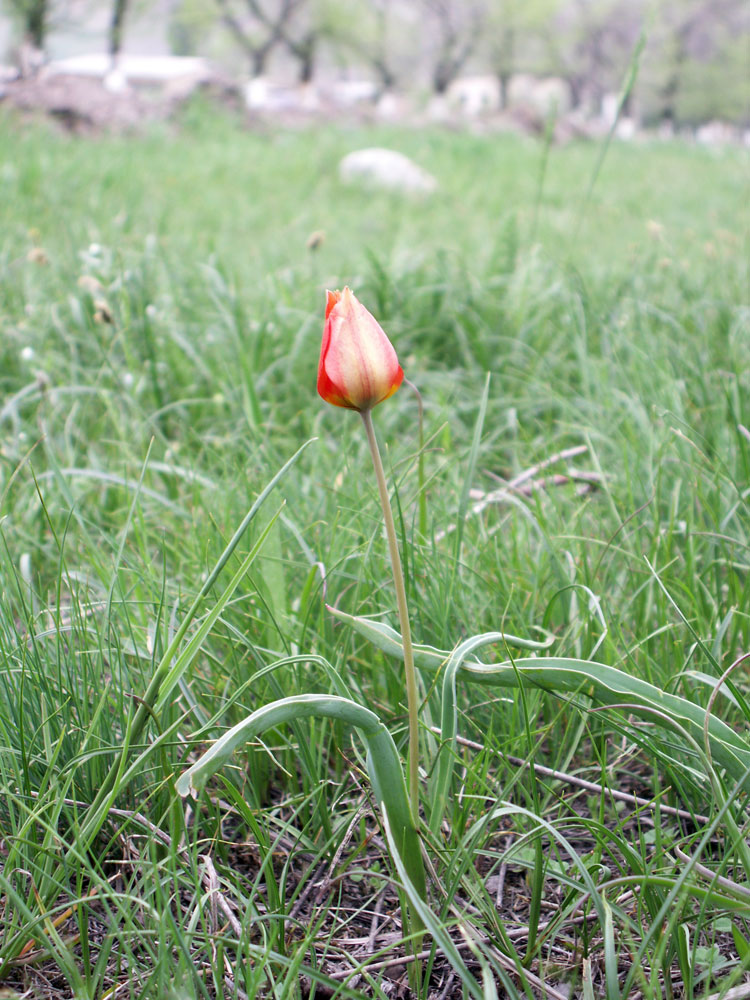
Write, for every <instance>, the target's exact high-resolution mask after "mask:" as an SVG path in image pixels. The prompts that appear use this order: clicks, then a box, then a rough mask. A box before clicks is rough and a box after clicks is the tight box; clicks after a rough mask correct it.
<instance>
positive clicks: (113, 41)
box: [109, 0, 130, 64]
mask: <svg viewBox="0 0 750 1000" xmlns="http://www.w3.org/2000/svg"><path fill="white" fill-rule="evenodd" d="M129 2H130V0H115V3H114V7H113V8H112V21H111V22H110V26H109V54H110V56H111V57H112V62H113V64H114V62H115V60H116V59H117V57H118V55H119V54H120V50H121V49H122V35H123V27H124V25H125V15H126V13H127V10H128V3H129Z"/></svg>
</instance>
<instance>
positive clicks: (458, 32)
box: [421, 0, 487, 94]
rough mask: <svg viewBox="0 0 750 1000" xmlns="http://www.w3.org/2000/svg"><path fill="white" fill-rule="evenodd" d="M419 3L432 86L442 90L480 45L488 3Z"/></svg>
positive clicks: (438, 0)
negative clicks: (421, 10) (421, 11)
mask: <svg viewBox="0 0 750 1000" xmlns="http://www.w3.org/2000/svg"><path fill="white" fill-rule="evenodd" d="M421 7H422V9H423V11H424V15H425V35H426V37H427V45H428V46H429V47H430V49H431V51H432V57H431V59H430V63H431V68H430V77H431V81H432V87H433V90H434V91H435V93H437V94H444V93H445V91H446V90H447V89H448V87H449V86H450V85H451V83H452V82H453V81H454V80H455V79H456V77H457V76H458V75H459V74H460V73H461V72H462V70H463V69H464V67H465V66H466V64H467V62H468V61H469V59H470V58H471V56H472V55H473V53H474V51H475V49H476V48H477V46H478V45H479V41H480V39H481V29H482V26H483V23H484V22H485V20H486V17H487V6H486V4H485V3H483V2H481V0H421Z"/></svg>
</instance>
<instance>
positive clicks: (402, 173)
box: [339, 146, 438, 194]
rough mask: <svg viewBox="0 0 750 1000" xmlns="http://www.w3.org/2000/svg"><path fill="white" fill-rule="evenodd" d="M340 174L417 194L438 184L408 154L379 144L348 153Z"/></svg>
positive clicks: (342, 162)
mask: <svg viewBox="0 0 750 1000" xmlns="http://www.w3.org/2000/svg"><path fill="white" fill-rule="evenodd" d="M339 176H340V177H341V180H342V181H345V182H346V183H351V182H357V181H361V182H364V183H365V184H370V185H372V186H373V187H379V188H386V189H388V190H393V191H407V192H409V193H418V194H430V193H431V192H432V191H435V190H436V189H437V186H438V182H437V180H436V179H435V178H434V177H433V176H432V174H430V173H428V172H427V171H426V170H423V169H422V167H420V166H418V165H417V164H416V163H414V161H413V160H410V159H409V157H408V156H404V154H403V153H398V152H396V150H394V149H382V148H380V147H378V146H373V147H371V148H369V149H358V150H356V151H355V152H354V153H349V154H348V155H347V156H345V157H344V158H343V160H342V161H341V163H340V164H339Z"/></svg>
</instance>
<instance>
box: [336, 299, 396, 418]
mask: <svg viewBox="0 0 750 1000" xmlns="http://www.w3.org/2000/svg"><path fill="white" fill-rule="evenodd" d="M403 378H404V372H403V370H402V368H401V365H400V364H399V363H398V358H397V357H396V352H395V351H394V349H393V344H391V342H390V340H389V339H388V337H387V336H386V335H385V332H384V331H383V329H382V327H381V326H380V324H379V323H378V321H377V320H376V319H375V317H374V316H373V315H372V313H370V312H368V311H367V309H365V307H364V306H363V305H362V303H361V302H360V301H359V300H358V299H357V298H356V296H355V295H354V294H353V293H352V292H350V291H349V289H348V288H345V289H344V290H343V292H328V300H327V302H326V321H325V327H324V328H323V343H322V345H321V348H320V363H319V364H318V393H319V394H320V395H321V396H322V397H323V399H324V400H325V401H326V402H327V403H332V404H333V405H334V406H345V407H346V408H347V409H349V410H359V411H360V412H362V411H364V410H370V409H372V407H373V406H377V405H378V403H382V402H383V400H384V399H388V397H389V396H392V395H393V393H394V392H395V391H396V389H398V387H399V386H400V385H401V382H402V380H403Z"/></svg>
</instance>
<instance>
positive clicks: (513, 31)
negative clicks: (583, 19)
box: [483, 0, 557, 108]
mask: <svg viewBox="0 0 750 1000" xmlns="http://www.w3.org/2000/svg"><path fill="white" fill-rule="evenodd" d="M556 6H557V0H494V2H492V4H491V6H490V8H489V13H488V17H487V23H486V30H485V32H484V44H483V50H484V53H485V58H486V59H487V61H488V62H489V65H490V68H491V69H492V72H493V73H494V74H495V76H496V77H497V79H498V81H499V84H500V106H501V107H502V108H505V107H506V106H507V103H508V85H509V83H510V78H511V76H512V75H513V74H514V73H518V72H522V71H524V70H526V71H529V70H530V69H532V68H533V67H534V63H535V53H534V49H535V44H536V43H538V42H539V39H541V38H543V37H544V35H545V32H546V29H547V25H548V22H549V19H550V17H551V16H552V15H553V13H554V11H555V7H556Z"/></svg>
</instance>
